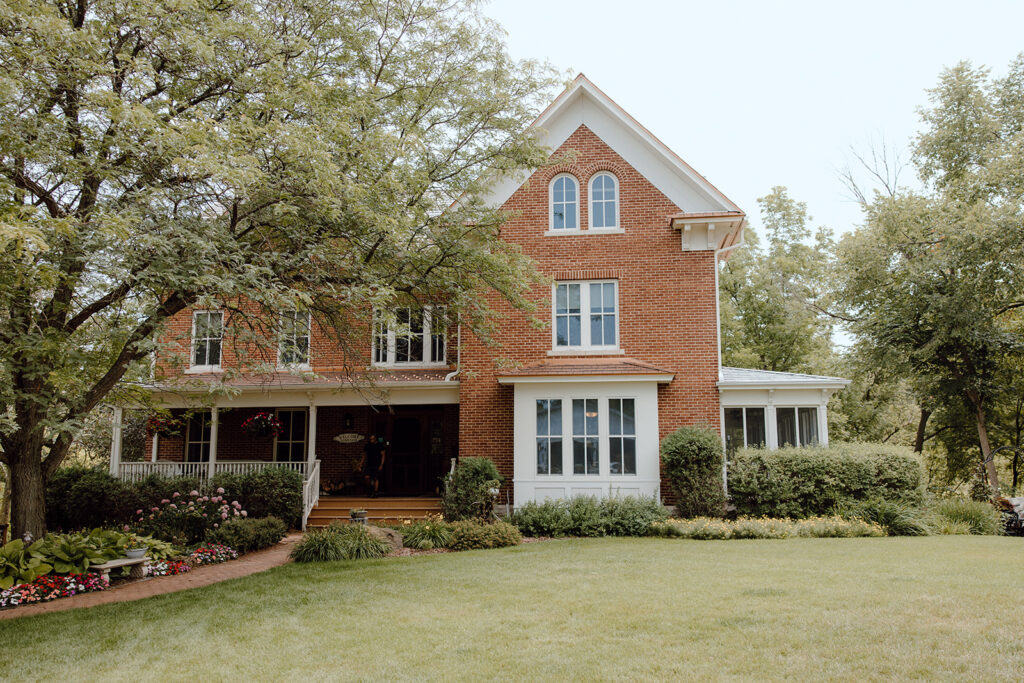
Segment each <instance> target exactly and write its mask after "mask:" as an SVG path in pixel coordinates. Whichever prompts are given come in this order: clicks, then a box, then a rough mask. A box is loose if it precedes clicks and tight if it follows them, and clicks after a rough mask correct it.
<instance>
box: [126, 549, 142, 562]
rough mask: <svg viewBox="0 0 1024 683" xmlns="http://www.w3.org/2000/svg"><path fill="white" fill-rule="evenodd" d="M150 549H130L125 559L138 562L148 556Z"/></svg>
mask: <svg viewBox="0 0 1024 683" xmlns="http://www.w3.org/2000/svg"><path fill="white" fill-rule="evenodd" d="M146 550H148V548H128V549H127V550H125V551H124V555H125V557H127V558H128V559H129V560H138V559H141V558H143V557H145V556H146Z"/></svg>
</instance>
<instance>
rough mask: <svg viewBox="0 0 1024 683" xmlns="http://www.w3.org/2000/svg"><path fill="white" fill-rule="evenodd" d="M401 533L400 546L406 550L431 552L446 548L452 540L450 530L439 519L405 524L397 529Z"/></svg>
mask: <svg viewBox="0 0 1024 683" xmlns="http://www.w3.org/2000/svg"><path fill="white" fill-rule="evenodd" d="M399 531H401V532H402V544H403V545H404V546H405V547H406V548H415V549H416V550H431V549H433V548H447V547H448V544H449V543H451V540H452V530H451V528H450V526H449V525H448V523H447V522H445V521H444V520H443V519H441V518H439V517H428V518H427V519H421V520H419V521H416V522H413V523H412V524H406V525H404V526H402V527H400V528H399Z"/></svg>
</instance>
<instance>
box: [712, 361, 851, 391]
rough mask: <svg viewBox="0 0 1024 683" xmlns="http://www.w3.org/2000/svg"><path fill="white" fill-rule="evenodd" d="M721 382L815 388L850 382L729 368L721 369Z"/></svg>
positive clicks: (722, 384) (723, 383) (820, 376)
mask: <svg viewBox="0 0 1024 683" xmlns="http://www.w3.org/2000/svg"><path fill="white" fill-rule="evenodd" d="M721 377H722V379H721V381H719V383H718V385H719V386H743V385H758V386H766V385H778V386H808V387H816V386H823V385H830V386H837V385H838V386H846V385H847V384H849V383H850V380H848V379H844V378H842V377H829V376H827V375H805V374H802V373H799V372H775V371H774V370H752V369H750V368H729V367H724V366H723V367H722V372H721Z"/></svg>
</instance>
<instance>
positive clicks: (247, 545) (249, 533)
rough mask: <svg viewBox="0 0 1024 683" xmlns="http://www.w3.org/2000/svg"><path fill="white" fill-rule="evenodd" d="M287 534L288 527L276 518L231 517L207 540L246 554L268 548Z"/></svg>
mask: <svg viewBox="0 0 1024 683" xmlns="http://www.w3.org/2000/svg"><path fill="white" fill-rule="evenodd" d="M287 533H288V527H287V526H286V525H285V523H284V522H282V521H281V520H279V519H278V518H277V517H262V518H260V519H255V518H253V517H246V518H243V517H232V518H231V519H229V520H228V521H227V522H225V523H223V524H221V525H220V528H219V529H214V530H213V531H212V532H211V533H210V534H208V535H207V540H208V541H209V542H211V543H220V544H222V545H226V546H229V547H231V548H234V549H235V550H237V551H238V552H240V553H248V552H252V551H253V550H262V549H263V548H269V547H270V546H272V545H274V544H275V543H277V542H278V541H280V540H281V539H282V538H284V537H285V534H287Z"/></svg>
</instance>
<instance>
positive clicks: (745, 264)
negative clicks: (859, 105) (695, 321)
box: [719, 187, 833, 373]
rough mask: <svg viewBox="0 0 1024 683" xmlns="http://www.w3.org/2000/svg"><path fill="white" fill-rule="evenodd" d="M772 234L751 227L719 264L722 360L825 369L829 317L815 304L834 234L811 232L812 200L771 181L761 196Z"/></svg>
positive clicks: (766, 224) (791, 368) (745, 365)
mask: <svg viewBox="0 0 1024 683" xmlns="http://www.w3.org/2000/svg"><path fill="white" fill-rule="evenodd" d="M757 202H758V204H759V206H760V208H761V222H762V224H763V225H764V231H765V232H764V234H765V236H766V238H767V240H766V244H765V247H764V248H762V246H761V244H760V241H759V239H758V236H757V234H756V233H755V232H754V230H753V229H752V228H750V227H748V228H747V229H746V231H745V236H744V240H745V245H744V247H743V248H742V249H739V250H737V251H735V252H733V253H732V254H731V255H730V258H729V259H728V260H727V261H725V262H724V263H723V264H722V266H721V274H720V277H719V298H720V309H721V321H722V362H723V363H724V364H725V365H732V366H736V367H741V368H758V369H762V370H778V371H783V372H786V371H803V372H818V373H820V372H824V371H825V370H826V369H827V366H828V364H829V362H830V358H831V356H832V350H831V329H832V324H831V321H830V319H829V318H827V317H826V316H822V315H821V314H820V313H819V312H818V310H817V308H816V306H820V305H821V303H822V299H823V291H824V290H823V288H822V286H821V284H822V281H823V279H824V275H825V273H826V271H827V268H828V266H829V264H830V262H831V261H832V260H833V256H832V248H833V241H832V233H831V231H829V230H828V229H826V228H818V229H817V230H816V231H812V229H811V227H810V225H809V222H810V220H811V218H810V216H808V215H807V205H806V204H804V203H803V202H797V201H795V200H793V199H792V198H790V196H789V195H788V193H787V190H786V188H784V187H773V188H772V191H771V193H770V194H768V195H766V196H764V197H760V198H759V199H758V200H757Z"/></svg>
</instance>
